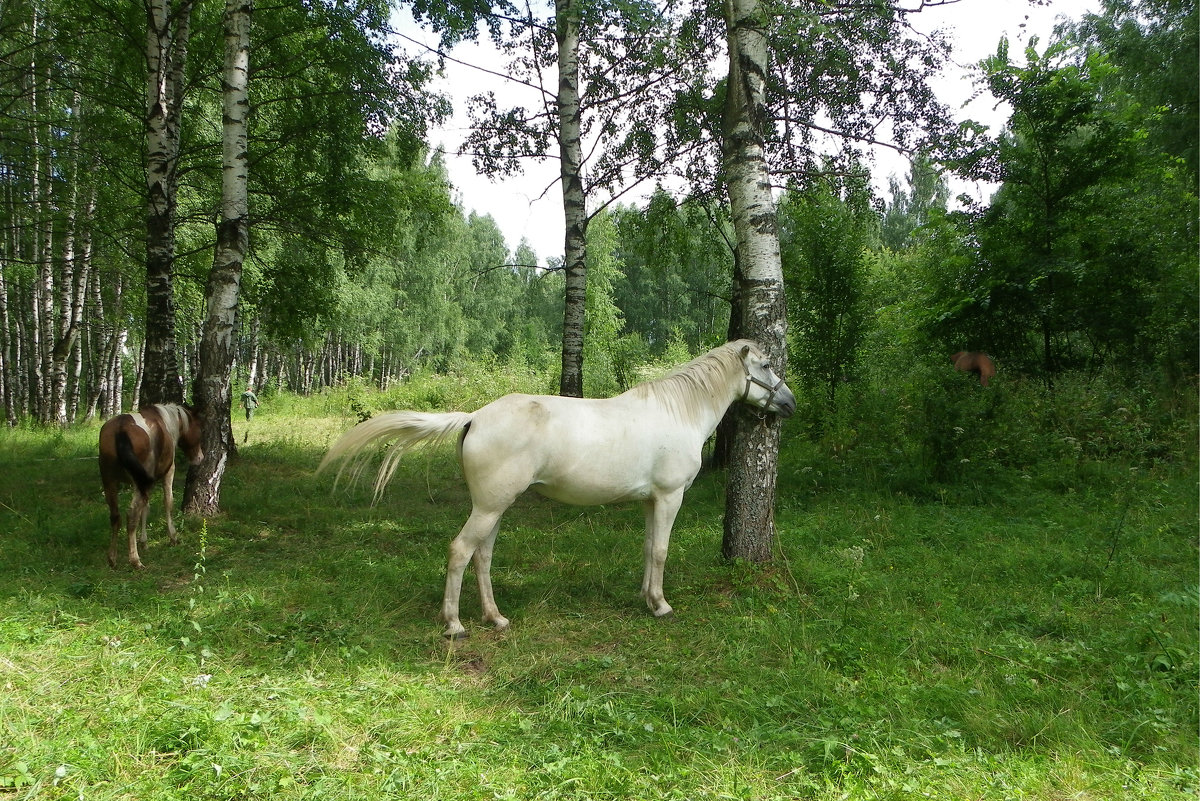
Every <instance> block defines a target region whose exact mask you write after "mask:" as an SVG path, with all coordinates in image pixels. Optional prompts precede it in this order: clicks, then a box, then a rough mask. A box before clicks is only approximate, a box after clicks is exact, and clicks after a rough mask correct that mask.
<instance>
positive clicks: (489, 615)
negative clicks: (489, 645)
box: [475, 520, 508, 629]
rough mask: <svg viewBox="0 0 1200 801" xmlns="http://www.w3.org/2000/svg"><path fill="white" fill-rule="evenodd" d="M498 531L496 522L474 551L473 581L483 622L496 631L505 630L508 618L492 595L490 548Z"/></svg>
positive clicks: (494, 542) (498, 527) (498, 522)
mask: <svg viewBox="0 0 1200 801" xmlns="http://www.w3.org/2000/svg"><path fill="white" fill-rule="evenodd" d="M499 531H500V521H499V520H497V521H496V525H494V526H492V531H491V533H490V534H488V536H487V537H486V538H485V539H484V541H483V542H481V543H479V547H478V548H477V549H475V579H476V580H477V581H478V582H479V604H480V606H482V607H483V622H484V623H491V624H492V625H493V626H495V627H496V628H497V629H506V628H508V618H506V617H505V616H504V615H502V614H500V609H499V607H497V606H496V598H495V596H493V595H492V548H493V546H495V544H496V533H497V532H499Z"/></svg>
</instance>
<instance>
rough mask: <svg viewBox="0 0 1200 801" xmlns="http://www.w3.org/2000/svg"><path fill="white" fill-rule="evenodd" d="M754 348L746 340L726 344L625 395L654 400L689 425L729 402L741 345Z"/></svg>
mask: <svg viewBox="0 0 1200 801" xmlns="http://www.w3.org/2000/svg"><path fill="white" fill-rule="evenodd" d="M744 345H749V346H750V347H751V348H752V349H753V350H755V351H757V350H758V348H757V346H755V345H754V343H753V342H751V341H750V340H748V339H739V340H737V341H736V342H727V343H725V344H724V345H720V346H718V347H716V348H713V349H712V350H710V351H709V352H708V353H705V354H703V355H701V356H697V357H696V358H695V359H692V360H691V361H690V362H688V363H687V364H684V365H681V366H680V367H677V368H675V369H674V370H672V371H671V372H669V373H667V374H666V375H665V376H663V377H662V378H656V379H654V380H652V381H647V382H645V383H643V384H638V385H637V386H636V387H633V388H632V389H630V390H629V391H628V392H627V393H626V394H627V395H632V396H634V397H637V398H642V399H645V400H655V401H658V402H659V403H662V404H663V405H664V406H666V407H667V408H668V409H670V410H671V411H672V413H674V414H675V415H676V416H677V417H678V418H679V419H680V420H681V421H683V422H687V423H693V422H697V421H699V420H700V419H701V418H702V417H705V416H707V414H709V413H711V412H712V410H713V409H715V408H717V407H719V406H722V405H723V404H727V403H728V402H729V390H730V386H731V382H732V381H733V379H735V378H736V379H737V380H740V379H741V377H742V373H743V372H744V369H745V368H744V367H743V365H742V358H741V349H742V346H744Z"/></svg>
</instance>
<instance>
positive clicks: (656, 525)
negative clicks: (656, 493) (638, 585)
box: [642, 489, 683, 617]
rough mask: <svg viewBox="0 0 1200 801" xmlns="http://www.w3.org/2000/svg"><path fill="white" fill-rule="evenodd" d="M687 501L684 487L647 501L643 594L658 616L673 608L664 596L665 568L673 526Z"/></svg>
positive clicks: (667, 613) (651, 609)
mask: <svg viewBox="0 0 1200 801" xmlns="http://www.w3.org/2000/svg"><path fill="white" fill-rule="evenodd" d="M682 502H683V490H682V489H680V490H678V491H677V492H673V493H671V494H670V495H665V496H660V497H659V498H657V499H652V500H649V501H646V542H645V545H644V547H643V551H644V555H645V559H646V566H645V571H644V572H643V574H642V597H643V598H645V599H646V606H648V607H650V611H651V612H653V613H654V616H655V617H663V616H665V615H669V614H671V612H672V611H673V610H672V609H671V605H670V604H669V603H667V599H666V598H665V597H663V567H664V566H665V565H666V563H667V546H668V545H669V544H670V542H671V527H672V526H674V525H675V515H676V514H678V513H679V506H680V504H681V503H682Z"/></svg>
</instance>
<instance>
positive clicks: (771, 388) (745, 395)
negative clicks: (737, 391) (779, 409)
mask: <svg viewBox="0 0 1200 801" xmlns="http://www.w3.org/2000/svg"><path fill="white" fill-rule="evenodd" d="M783 383H784V382H783V379H782V378H781V379H779V380H778V381H776V382H775V383H774V384H768V383H767V382H766V381H763V380H762V379H761V378H759V377H758V376H755V375H751V374H750V368H749V367H747V368H746V389H745V390H744V391H743V392H742V400H743V401H745V402H749V401H750V387H752V386H760V387H762V388H763V389H765V390H766V391H767V397H766V399H765V400H764V401H763V402H762V403H761V404H759V405H760V408H763V409H769V408H771V404H772V403H773V402H774V401H775V396H776V395H778V394H779V388H780V387H782V386H783Z"/></svg>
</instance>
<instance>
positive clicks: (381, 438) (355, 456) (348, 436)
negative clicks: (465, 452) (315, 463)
mask: <svg viewBox="0 0 1200 801" xmlns="http://www.w3.org/2000/svg"><path fill="white" fill-rule="evenodd" d="M473 416H474V415H471V414H468V413H467V412H442V413H430V412H389V413H387V414H381V415H379V416H378V417H372V418H371V419H370V420H367V421H365V422H362V423H359V424H358V425H356V426H355V427H354V428H352V429H350V430H349V431H347V432H346V433H345V434H342V436H341V437H339V438H338V441H337V442H335V443H333V446H332V447H331V448H330V449H329V453H327V454H325V458H324V459H322V460H321V466H320V467H318V468H317V472H318V473H320V472H321V471H323V470H324V469H325V468H326V467H329V466H330V465H331V464H333V463H334V462H341V465H340V466H339V467H338V472H337V480H338V481H341V479H342V474H343V473H346V472H347V470H349V475H348V478H349V480H350V481H352V482H353V481H357V480H358V478H359V476H360V475H362V472H363V469H364V468H365V467H366V465H367V462H368V461H370V458H369V457H370V454H369V453H364V451H366V450H367V449H368V448H370V447H371V446H372V445H375V444H380V443H386V442H390V443H391V445H390V446H389V447H388V451H387V454H386V455H385V456H384V457H383V463H382V464H381V465H380V466H379V472H378V473H377V474H376V476H375V500H379V496H380V495H381V494H382V493H383V488H384V487H385V486H386V485H387V483H388V482H389V481H390V480H391V478H392V474H393V473H395V472H396V466H397V465H398V464H399V463H400V458H401V457H402V456H404V454H406V453H408V452H409V451H410V450H412V449H413V448H415V447H418V446H421V445H436V444H437V443H440V442H444V441H445V440H447V439H450V438H451V437H453V436H457V435H458V434H459V433H460V432H461V431H462V430H463V428H465V427H466V426H467V424H468V423H470V422H471V418H472V417H473Z"/></svg>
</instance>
